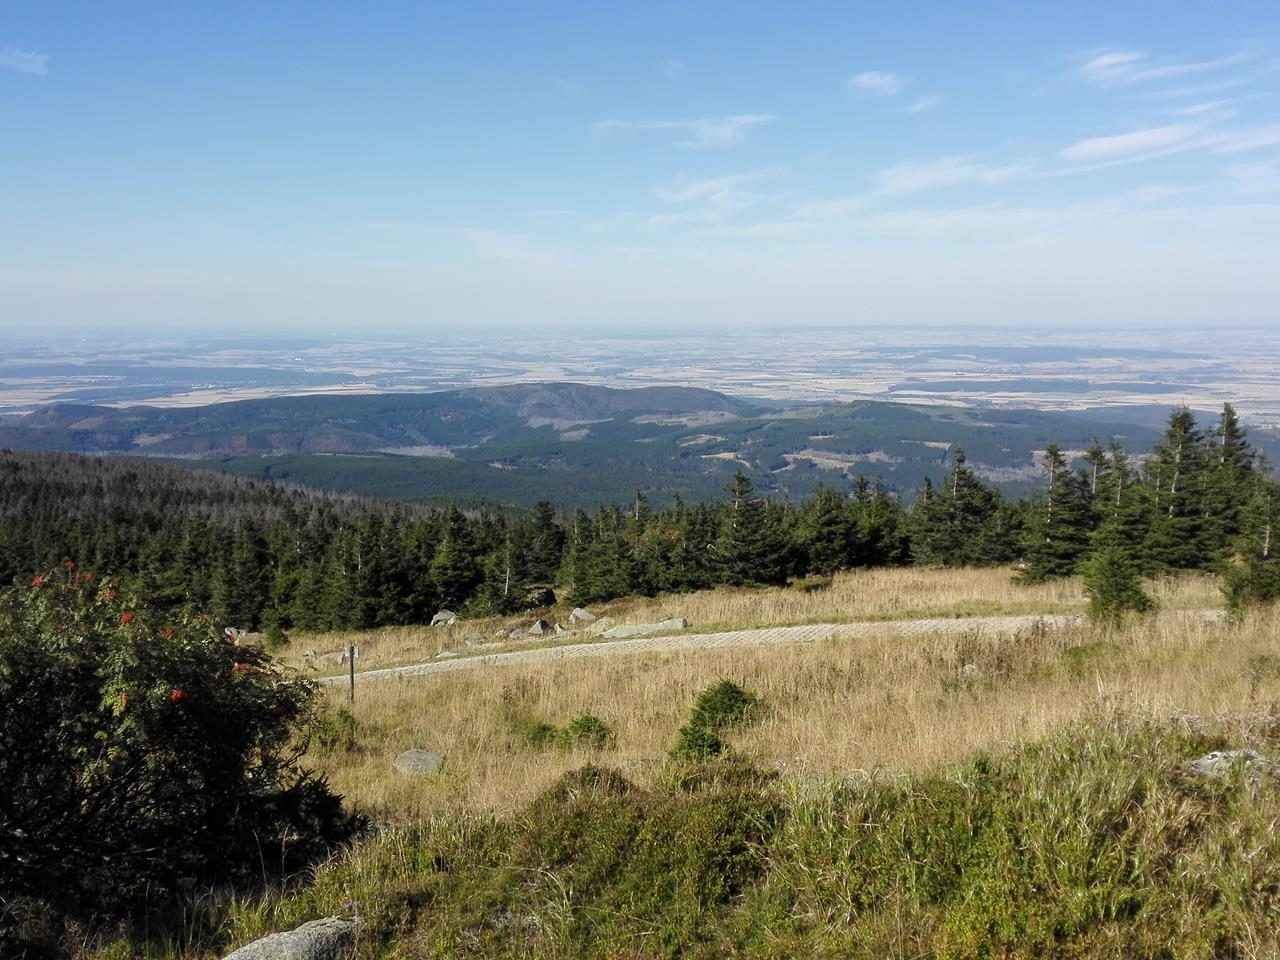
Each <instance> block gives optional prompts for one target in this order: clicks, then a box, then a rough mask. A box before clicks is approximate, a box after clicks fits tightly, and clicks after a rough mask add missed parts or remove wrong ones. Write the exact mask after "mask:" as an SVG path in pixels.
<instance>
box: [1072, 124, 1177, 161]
mask: <svg viewBox="0 0 1280 960" xmlns="http://www.w3.org/2000/svg"><path fill="white" fill-rule="evenodd" d="M1201 129H1202V128H1201V127H1199V126H1197V125H1195V124H1190V123H1170V124H1166V125H1164V126H1161V127H1147V128H1146V129H1143V130H1131V131H1130V132H1128V133H1118V134H1115V135H1113V136H1109V137H1090V138H1088V139H1086V140H1079V141H1077V142H1075V143H1073V144H1071V146H1069V147H1066V148H1064V149H1063V150H1060V151H1059V152H1058V156H1059V157H1061V158H1062V159H1063V160H1071V161H1079V160H1085V161H1087V160H1107V159H1111V158H1114V157H1124V156H1129V155H1131V154H1140V153H1146V152H1149V151H1152V150H1160V149H1163V148H1166V147H1171V146H1174V145H1177V144H1180V143H1183V142H1185V141H1188V140H1190V139H1191V138H1192V137H1194V136H1195V135H1196V134H1197V133H1199V132H1200V131H1201Z"/></svg>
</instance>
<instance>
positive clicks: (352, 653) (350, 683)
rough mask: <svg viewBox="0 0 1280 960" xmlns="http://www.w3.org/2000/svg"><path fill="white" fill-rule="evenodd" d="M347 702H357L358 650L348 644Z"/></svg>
mask: <svg viewBox="0 0 1280 960" xmlns="http://www.w3.org/2000/svg"><path fill="white" fill-rule="evenodd" d="M347 702H348V703H355V702H356V648H355V647H354V646H353V645H351V644H347Z"/></svg>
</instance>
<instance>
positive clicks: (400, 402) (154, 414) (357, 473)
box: [0, 383, 1158, 509]
mask: <svg viewBox="0 0 1280 960" xmlns="http://www.w3.org/2000/svg"><path fill="white" fill-rule="evenodd" d="M1157 436H1158V431H1156V430H1153V429H1151V428H1150V427H1144V426H1138V425H1131V424H1123V423H1119V422H1114V421H1113V420H1110V419H1108V416H1106V415H1092V416H1089V417H1077V416H1071V415H1067V414H1058V413H1045V412H1039V411H1012V410H990V409H984V410H980V411H979V410H972V409H966V408H958V407H942V406H908V405H903V404H888V403H877V402H871V401H861V402H857V403H849V404H835V405H811V406H795V407H789V408H778V407H766V406H761V405H758V404H753V403H750V402H748V401H745V400H742V399H738V398H734V397H729V396H726V395H724V394H720V393H716V392H713V391H710V390H698V389H690V388H676V387H643V388H638V389H630V390H615V389H610V388H606V387H596V386H585V385H582V384H572V383H545V384H527V385H517V386H505V387H494V388H481V389H474V390H462V391H453V392H446V393H434V394H384V395H372V396H315V397H287V398H275V399H270V400H252V401H239V402H235V403H224V404H214V405H210V406H205V407H190V408H158V407H145V406H144V407H127V408H114V407H98V406H83V405H59V406H51V407H46V408H43V409H41V410H38V411H35V412H34V413H31V414H28V415H26V416H23V417H20V418H14V419H12V420H11V421H9V422H7V423H0V447H3V448H9V449H13V450H25V451H63V452H78V453H110V454H117V455H126V456H144V457H148V458H160V459H174V460H182V461H186V462H189V463H191V464H193V465H200V466H208V467H213V468H215V469H219V470H223V471H227V472H231V473H236V474H241V475H245V476H257V477H269V478H272V479H277V480H285V481H290V482H295V483H299V484H304V485H306V486H310V487H316V488H319V489H326V490H334V491H341V492H349V493H358V494H366V495H370V496H381V497H396V498H403V499H416V500H428V501H431V502H436V503H445V502H459V501H462V502H470V503H474V502H477V501H479V500H488V501H498V502H503V503H515V504H523V505H526V506H528V505H532V504H534V503H536V502H538V501H541V500H548V501H551V502H552V503H554V504H555V505H556V506H557V507H560V508H564V509H569V508H572V507H575V506H580V505H582V506H595V505H597V504H600V503H613V502H625V501H627V500H628V499H630V498H631V497H632V496H633V495H634V493H635V491H636V490H637V489H640V490H643V491H644V492H645V493H646V494H647V495H649V496H650V497H651V498H652V499H653V500H654V502H655V503H658V504H661V503H666V502H669V501H670V500H671V498H672V497H674V496H677V495H678V496H680V497H682V498H684V499H685V500H705V499H712V498H716V497H719V496H721V495H722V494H723V490H724V486H725V484H726V483H727V481H728V479H729V478H730V477H731V476H732V475H733V473H734V472H735V471H737V470H739V469H741V470H742V471H743V472H745V473H746V474H747V475H748V476H750V477H751V479H752V480H753V481H754V482H755V484H756V486H757V488H758V489H759V490H761V491H762V492H764V493H768V494H769V495H771V496H775V497H782V498H787V497H791V498H803V497H806V496H808V495H810V494H811V493H812V492H813V491H814V490H815V489H816V488H817V487H818V485H819V484H820V483H825V484H827V485H841V484H849V483H852V482H854V481H856V479H857V478H858V477H859V476H865V477H867V478H868V479H870V480H873V481H876V482H879V483H881V484H882V485H883V486H884V488H885V489H886V490H888V491H890V492H892V493H894V494H896V495H897V496H899V497H901V498H902V499H904V500H909V499H910V498H911V497H913V496H914V495H915V493H916V491H917V490H918V489H919V488H920V486H921V484H922V483H923V481H924V479H925V478H926V477H930V478H933V479H937V478H938V477H940V476H941V475H942V474H943V473H944V472H945V470H946V465H947V462H948V459H949V457H950V456H951V454H952V453H953V452H954V451H955V450H957V449H962V450H964V451H965V453H966V455H967V457H968V462H969V464H970V465H971V466H972V467H973V469H974V470H975V471H976V472H977V474H978V476H980V477H982V478H983V479H984V480H986V481H988V482H990V483H993V484H995V485H996V486H998V487H999V488H1000V489H1002V490H1003V491H1004V492H1005V493H1008V494H1012V495H1021V494H1023V493H1025V492H1026V491H1027V490H1028V489H1029V487H1030V484H1031V482H1032V481H1033V480H1034V479H1035V477H1036V476H1037V473H1038V469H1039V468H1038V467H1037V465H1036V461H1035V458H1034V454H1035V452H1036V451H1039V450H1043V449H1044V448H1045V446H1046V445H1047V444H1048V443H1050V442H1057V443H1058V444H1060V445H1061V446H1062V447H1063V449H1065V450H1067V451H1083V450H1084V449H1086V448H1087V447H1088V446H1089V445H1090V444H1091V443H1092V442H1093V441H1094V440H1095V439H1097V440H1099V441H1101V442H1102V443H1103V444H1104V445H1105V444H1107V443H1108V442H1110V441H1111V440H1113V439H1115V440H1118V441H1120V442H1121V443H1123V444H1124V445H1125V446H1126V447H1128V448H1129V449H1137V450H1141V449H1146V448H1149V447H1150V445H1151V444H1152V443H1153V442H1154V440H1155V439H1156V437H1157Z"/></svg>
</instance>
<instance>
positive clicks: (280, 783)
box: [0, 567, 359, 939]
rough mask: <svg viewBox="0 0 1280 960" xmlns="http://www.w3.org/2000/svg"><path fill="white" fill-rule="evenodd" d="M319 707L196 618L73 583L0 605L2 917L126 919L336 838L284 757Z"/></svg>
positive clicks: (76, 578) (83, 579)
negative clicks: (20, 910) (47, 914)
mask: <svg viewBox="0 0 1280 960" xmlns="http://www.w3.org/2000/svg"><path fill="white" fill-rule="evenodd" d="M313 700H314V690H313V688H312V687H311V685H310V684H308V683H307V682H306V681H304V680H301V679H299V678H297V677H296V676H294V675H292V674H291V673H290V672H288V671H286V670H285V669H284V668H282V667H280V666H279V665H277V664H276V663H275V662H274V661H272V659H271V658H270V657H269V656H268V655H267V654H265V653H264V652H262V651H260V650H259V649H258V648H256V647H254V646H247V645H246V646H237V645H236V644H235V643H233V642H232V641H229V640H228V639H227V638H226V637H225V636H224V635H223V634H222V632H221V631H220V630H219V629H218V628H217V626H216V625H215V624H212V623H210V622H209V621H208V619H207V618H204V617H200V616H196V615H177V616H175V615H173V614H169V613H165V614H160V613H155V612H153V611H151V610H149V609H148V608H146V607H145V606H144V605H143V604H141V603H139V602H137V600H136V599H134V598H130V597H127V596H124V595H122V594H121V593H119V592H118V591H117V588H116V587H114V586H113V585H112V583H111V582H110V581H109V580H104V581H102V582H97V581H95V580H94V579H93V578H92V576H86V575H84V574H81V573H78V572H76V571H75V570H74V568H71V567H68V568H66V569H62V570H57V571H54V572H51V573H48V574H44V575H42V576H40V577H37V578H35V579H33V580H32V581H30V584H29V585H27V584H25V583H24V584H23V585H22V586H20V587H16V588H13V589H11V590H8V591H5V592H4V593H3V594H0V907H2V906H3V905H4V904H6V903H8V904H13V903H17V902H30V903H39V904H43V905H44V906H45V907H46V908H49V909H52V910H55V911H57V912H59V913H62V914H66V915H70V916H85V915H90V914H93V915H97V916H99V917H102V916H114V917H122V918H123V917H128V916H130V915H134V916H136V915H138V913H139V912H140V911H145V910H146V909H147V908H149V907H157V906H162V905H164V903H165V901H166V900H169V899H171V898H172V897H173V896H175V895H177V894H179V893H180V892H181V891H184V890H191V889H193V888H196V889H198V888H200V887H203V888H205V889H207V888H208V887H209V886H210V885H211V884H216V883H225V882H231V883H235V882H238V881H246V880H252V881H258V882H260V881H261V880H262V879H263V876H264V871H270V872H271V873H272V874H274V875H276V876H280V875H282V874H283V873H286V872H288V871H291V870H293V869H296V868H298V867H299V866H301V865H303V864H305V863H307V862H310V861H311V860H312V859H313V858H314V857H316V856H317V855H319V854H322V853H323V852H324V851H325V850H327V849H328V848H329V847H330V846H331V845H332V844H334V843H337V842H340V841H342V840H344V839H346V838H347V837H348V836H350V834H351V833H352V832H353V831H354V830H355V829H356V828H357V827H358V826H359V823H358V821H357V820H356V819H355V818H353V817H351V816H350V815H349V814H347V813H345V812H344V811H343V808H342V804H341V798H340V797H337V796H335V795H334V794H333V793H332V792H331V791H330V790H329V789H328V787H327V786H326V784H325V783H324V782H323V780H320V779H318V778H316V777H314V776H312V775H311V774H309V773H308V772H307V771H306V770H305V769H303V768H302V767H301V766H300V765H299V755H298V751H297V750H296V749H295V747H294V746H293V745H294V744H295V743H296V742H297V739H298V738H297V736H296V735H297V733H298V732H299V731H300V730H301V729H302V728H303V727H304V726H305V725H306V724H307V723H308V722H309V721H310V720H311V719H312V717H313ZM4 912H5V911H4V910H3V909H0V914H4ZM3 928H4V917H3V916H0V939H3V938H4V929H3Z"/></svg>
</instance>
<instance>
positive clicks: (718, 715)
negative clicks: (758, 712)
mask: <svg viewBox="0 0 1280 960" xmlns="http://www.w3.org/2000/svg"><path fill="white" fill-rule="evenodd" d="M757 702H758V700H757V698H756V695H755V694H754V693H751V692H750V691H748V690H744V689H743V688H742V687H740V686H738V685H737V684H736V683H734V682H733V681H731V680H721V681H720V682H719V683H716V684H713V685H711V686H709V687H707V688H706V689H705V690H703V691H702V692H701V693H699V694H698V698H697V699H696V700H694V701H693V712H692V713H690V714H689V725H690V726H694V727H699V728H701V729H703V730H713V731H715V730H724V729H725V728H727V727H733V726H736V725H738V724H739V723H742V722H743V721H744V720H746V719H747V717H748V715H749V714H750V713H751V711H752V709H753V708H754V707H755V706H756V704H757Z"/></svg>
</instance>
